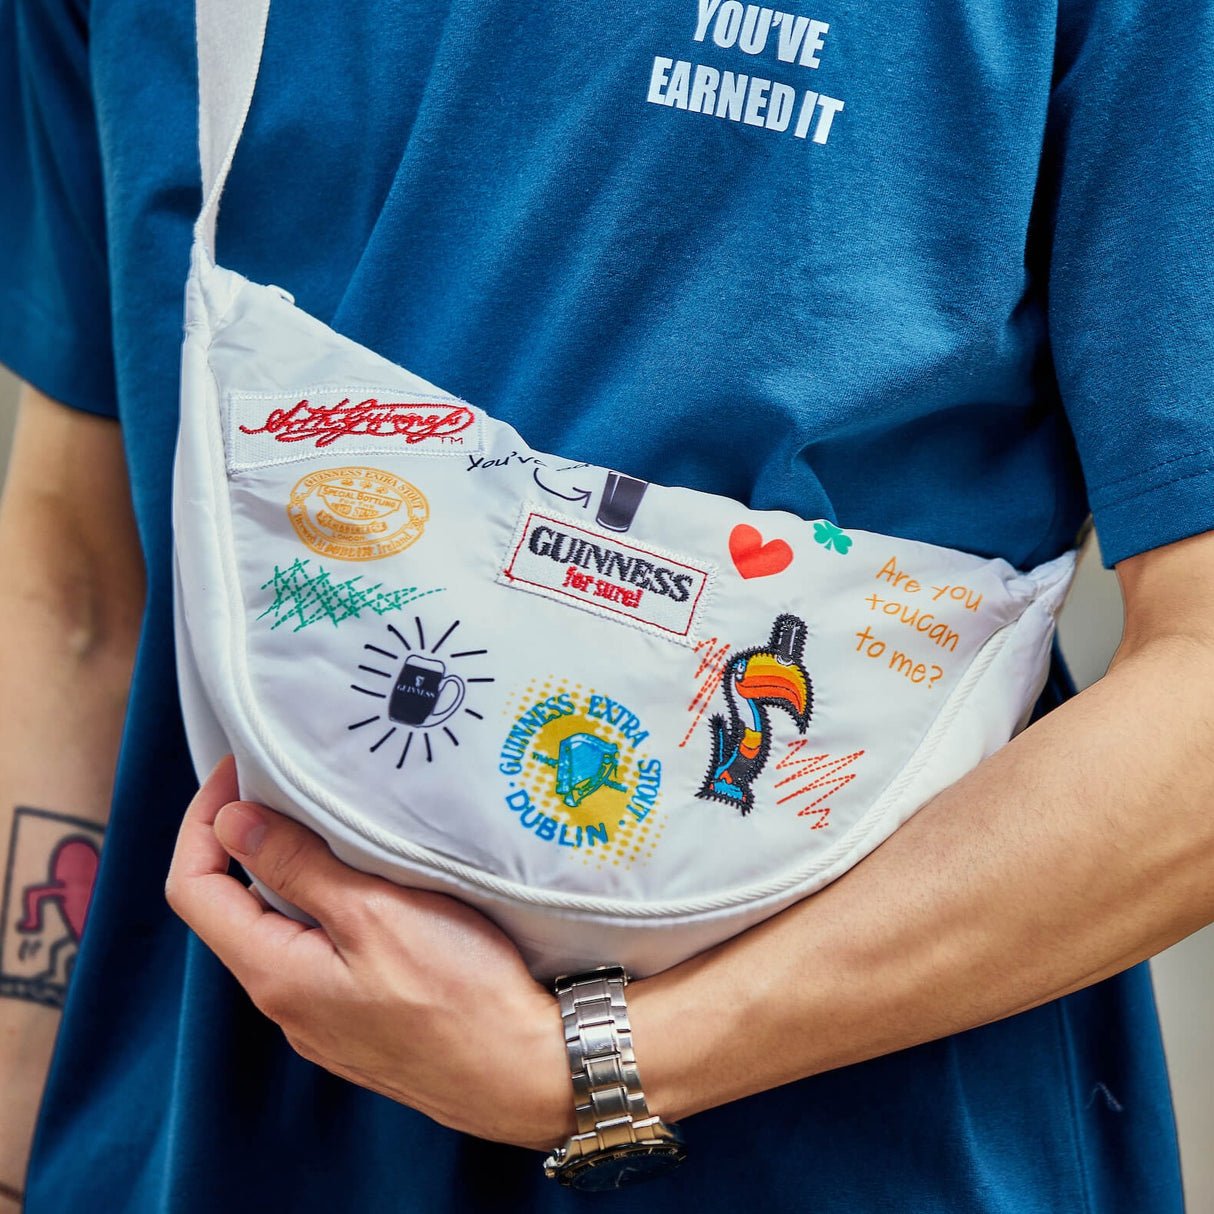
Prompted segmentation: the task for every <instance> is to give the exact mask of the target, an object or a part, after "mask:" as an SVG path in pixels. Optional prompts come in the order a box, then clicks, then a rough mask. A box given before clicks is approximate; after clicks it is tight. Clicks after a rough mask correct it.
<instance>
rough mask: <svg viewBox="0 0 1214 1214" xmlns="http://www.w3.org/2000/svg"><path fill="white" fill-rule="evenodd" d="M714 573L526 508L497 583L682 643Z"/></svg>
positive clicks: (690, 632) (688, 639)
mask: <svg viewBox="0 0 1214 1214" xmlns="http://www.w3.org/2000/svg"><path fill="white" fill-rule="evenodd" d="M712 572H713V571H712V570H711V569H702V568H698V567H697V566H694V565H689V564H687V562H686V561H680V560H678V559H677V558H675V557H672V556H670V555H668V554H667V553H664V552H659V551H656V550H655V549H652V548H644V547H641V546H640V545H639V544H636V543H635V542H632V541H629V542H625V541H623V540H622V539H620V537H619V536H618V535H610V534H608V533H605V532H600V531H593V530H591V529H590V528H588V527H585V526H583V525H581V524H579V523H573V522H570V521H569V520H567V519H562V518H559V517H556V516H553V515H547V514H541V513H539V512H538V511H536V510H531V509H529V508H527V507H524V509H523V515H522V519H521V520H520V526H519V528H518V530H517V531H516V533H515V538H514V540H513V542H512V544H511V547H510V551H509V553H508V555H507V558H506V564H505V567H504V568H503V569H502V571H501V573H500V574H499V575H498V579H497V580H498V581H499V582H501V583H502V584H503V585H506V586H513V587H515V588H516V589H519V590H530V591H531V592H532V593H534V594H542V595H544V596H545V597H546V598H551V599H559V600H560V601H561V602H565V603H569V604H571V605H573V606H575V607H580V608H581V609H582V610H583V611H593V612H595V613H596V614H598V615H606V616H610V617H611V618H612V619H615V620H619V621H621V622H623V623H628V624H632V625H634V626H636V627H639V628H643V629H646V630H648V631H653V632H657V633H659V634H660V635H662V636H665V637H668V638H669V639H670V640H675V641H682V642H684V643H688V642H691V641H692V640H693V630H694V624H695V616H696V611H697V610H698V609H699V607H700V605H701V603H702V602H703V599H704V596H705V592H706V591H707V589H708V583H709V580H710V579H711V576H712Z"/></svg>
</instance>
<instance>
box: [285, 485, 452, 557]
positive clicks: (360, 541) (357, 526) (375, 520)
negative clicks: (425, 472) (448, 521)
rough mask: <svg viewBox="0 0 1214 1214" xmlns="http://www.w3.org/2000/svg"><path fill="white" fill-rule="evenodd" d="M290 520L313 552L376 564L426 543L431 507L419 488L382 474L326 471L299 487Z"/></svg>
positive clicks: (289, 511) (293, 494) (289, 507)
mask: <svg viewBox="0 0 1214 1214" xmlns="http://www.w3.org/2000/svg"><path fill="white" fill-rule="evenodd" d="M287 517H288V518H290V520H291V525H292V526H293V527H294V528H295V531H296V534H298V536H299V538H300V539H301V540H303V542H304V543H305V544H307V546H308V547H309V548H311V549H312V551H313V552H317V553H320V554H321V555H322V556H327V557H332V558H333V559H334V560H338V561H377V560H379V559H380V557H384V556H392V555H393V554H394V553H397V552H401V551H403V550H404V549H405V548H408V547H409V545H410V544H412V543H414V542H415V541H416V540H417V539H419V538H420V537H421V534H422V532H423V531H424V530H425V526H426V520H427V519H428V518H429V517H430V506H429V504H428V503H427V501H426V499H425V498H424V497H423V496H422V494H421V491H420V490H419V489H417V487H416V486H414V485H411V484H409V482H408V481H406V480H402V479H401V478H400V477H399V476H393V475H392V473H390V472H384V471H382V470H381V469H379V468H362V467H346V468H322V469H319V470H318V471H316V472H309V473H308V475H307V476H305V477H304V478H303V479H302V480H300V481H297V482H296V484H295V487H294V488H293V489H292V490H291V500H290V501H289V502H288V504H287Z"/></svg>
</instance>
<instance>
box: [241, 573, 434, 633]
mask: <svg viewBox="0 0 1214 1214" xmlns="http://www.w3.org/2000/svg"><path fill="white" fill-rule="evenodd" d="M311 563H312V562H311V561H301V560H300V559H299V558H298V557H297V558H296V559H295V561H294V563H293V564H291V565H290V566H288V567H287V568H286V569H281V568H279V566H277V565H275V566H274V576H273V577H272V578H270V580H269V581H268V582H264V583H263V584H262V587H261V588H262V590H268V589H270V588H271V587H273V589H274V601H273V602H272V603H271V604H270V605H269V606H268V607H267V608H266V609H265V611H263V612H262V613H261V615H259V616H258V617H257V618H258V619H259V620H263V619H265V617H266V616H268V615H272V616H273V617H274V623H273V624H271V625H270V628H271V630H273V629H275V628H278V627H279V626H280V625H282V624H286V623H293V624H294V625H295V627H294V628H292V629H291V631H292V632H299V630H300V629H301V628H307V626H308V625H309V624H315V623H316V622H317V621H318V620H328V621H329V622H330V623H331V624H332V625H333V626H334V627H336V626H337V625H338V624H340V623H341V622H342V620H349V619H358V618H359V615H360V614H361V613H362V612H365V611H372V612H374V613H375V614H376V615H386V614H387V613H388V612H389V611H399V610H400V609H401V608H402V607H404V606H405V605H406V604H407V603H413V602H416V601H417V600H418V599H424V598H425V597H426V595H428V594H438V593H439V590H441V589H442V587H439V588H438V589H436V590H418V589H417V587H416V586H410V587H408V588H407V589H404V590H384V589H382V586H383V583H382V582H379V583H377V584H376V585H374V586H359V585H357V583H358V582H361V581H362V580H363V579H362V575H361V574H360V575H359V576H358V577H352V578H350V579H349V580H348V581H345V582H335V581H333V578H332V575H331V574H330V573H329V571H328V570H327V569H325V568H323V567H321V566H319V565H318V566H317V567H316V572H315V573H310V572H309V571H308V566H309V565H311Z"/></svg>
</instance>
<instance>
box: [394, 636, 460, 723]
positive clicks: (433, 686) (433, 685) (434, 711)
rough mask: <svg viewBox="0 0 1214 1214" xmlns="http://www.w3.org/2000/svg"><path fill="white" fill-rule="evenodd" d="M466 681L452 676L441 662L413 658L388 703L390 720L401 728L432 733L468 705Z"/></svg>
mask: <svg viewBox="0 0 1214 1214" xmlns="http://www.w3.org/2000/svg"><path fill="white" fill-rule="evenodd" d="M464 691H465V688H464V681H463V680H462V679H461V678H459V676H458V675H454V674H448V673H447V667H446V665H445V664H444V663H443V662H441V661H440V660H439V659H438V658H428V657H423V656H421V654H410V655H409V656H408V657H407V658H406V659H405V664H404V665H403V666H402V667H401V670H400V674H399V675H398V676H397V679H396V686H395V687H393V688H392V698H391V699H390V700H389V701H388V716H389V717H390V718H391V719H392V720H393V721H396V722H397V723H398V724H400V725H416V726H418V727H420V728H422V729H429V728H430V727H431V726H434V725H441V724H442V723H443V722H444V721H446V720H447V719H448V718H449V717H451V716H453V715H454V713H455V712H456V710H457V709H458V708H459V706H460V705H461V704H462V703H463V702H464Z"/></svg>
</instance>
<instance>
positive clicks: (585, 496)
mask: <svg viewBox="0 0 1214 1214" xmlns="http://www.w3.org/2000/svg"><path fill="white" fill-rule="evenodd" d="M531 476H532V479H533V480H534V481H535V483H536V484H537V485H539V487H540V488H541V489H543V491H544V492H545V493H551V494H552V496H553V497H559V498H560V499H561V500H562V501H565V502H578V503H580V504H581V507H582V509H583V510H585V509H586V507H587V506H589V505H590V497H591V494H593V493H594V490H593V489H579V488H578V487H577V486H576V485H574V486H573V496H572V497H570V496H569V495H568V494H567V493H560V492H558V491H557V490H556V489H553V488H550V487H549V486H548V485H545V484H544V482H543V481H542V480H540V470H539V469H538V468H535V469H533V470H532V473H531Z"/></svg>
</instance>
